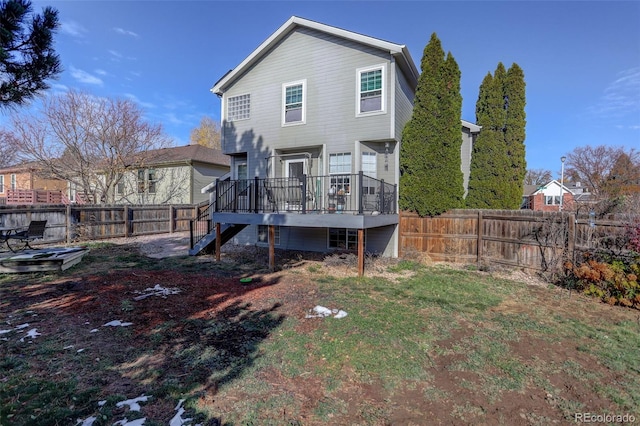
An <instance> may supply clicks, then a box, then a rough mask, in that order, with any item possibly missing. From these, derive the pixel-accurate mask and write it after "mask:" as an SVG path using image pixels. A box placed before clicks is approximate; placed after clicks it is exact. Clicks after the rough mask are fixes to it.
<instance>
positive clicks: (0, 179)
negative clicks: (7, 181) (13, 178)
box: [0, 175, 4, 193]
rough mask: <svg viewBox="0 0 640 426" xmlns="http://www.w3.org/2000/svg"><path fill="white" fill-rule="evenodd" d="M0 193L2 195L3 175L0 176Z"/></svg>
mask: <svg viewBox="0 0 640 426" xmlns="http://www.w3.org/2000/svg"><path fill="white" fill-rule="evenodd" d="M0 193H4V175H0Z"/></svg>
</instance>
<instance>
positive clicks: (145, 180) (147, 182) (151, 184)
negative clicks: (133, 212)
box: [138, 169, 158, 194]
mask: <svg viewBox="0 0 640 426" xmlns="http://www.w3.org/2000/svg"><path fill="white" fill-rule="evenodd" d="M157 182H158V177H157V174H156V171H155V169H138V194H144V193H145V192H146V193H149V194H155V193H156V183H157Z"/></svg>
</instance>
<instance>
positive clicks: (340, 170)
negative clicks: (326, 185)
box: [329, 152, 351, 195]
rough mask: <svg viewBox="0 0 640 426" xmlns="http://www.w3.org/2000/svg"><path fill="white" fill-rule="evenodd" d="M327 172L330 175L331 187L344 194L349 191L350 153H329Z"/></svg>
mask: <svg viewBox="0 0 640 426" xmlns="http://www.w3.org/2000/svg"><path fill="white" fill-rule="evenodd" d="M329 174H330V175H331V178H330V180H331V188H332V189H333V190H334V191H336V193H337V192H339V191H343V192H344V194H345V195H346V194H349V193H350V192H351V153H350V152H340V153H336V154H329Z"/></svg>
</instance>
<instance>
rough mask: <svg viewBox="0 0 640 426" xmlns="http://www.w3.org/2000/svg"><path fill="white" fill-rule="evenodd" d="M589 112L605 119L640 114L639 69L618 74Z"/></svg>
mask: <svg viewBox="0 0 640 426" xmlns="http://www.w3.org/2000/svg"><path fill="white" fill-rule="evenodd" d="M589 111H590V112H591V113H593V114H596V115H600V116H605V117H621V116H626V115H627V114H630V113H634V112H635V113H636V114H637V113H638V112H640V67H636V68H631V69H628V70H625V71H622V72H620V73H619V74H618V77H617V78H616V79H615V80H614V81H612V82H611V83H609V85H608V86H607V87H606V88H605V90H604V93H603V95H602V97H601V98H600V100H599V101H598V103H597V104H596V105H593V106H592V107H590V108H589Z"/></svg>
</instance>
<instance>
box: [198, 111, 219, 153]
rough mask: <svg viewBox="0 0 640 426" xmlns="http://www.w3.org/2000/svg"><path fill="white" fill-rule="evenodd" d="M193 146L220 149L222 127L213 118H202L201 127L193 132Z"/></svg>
mask: <svg viewBox="0 0 640 426" xmlns="http://www.w3.org/2000/svg"><path fill="white" fill-rule="evenodd" d="M191 144H193V145H195V144H198V145H202V146H206V147H208V148H214V149H220V146H221V145H220V125H219V124H218V123H217V122H215V121H214V120H213V119H212V118H211V117H202V120H200V126H199V127H196V128H195V129H193V130H191Z"/></svg>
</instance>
